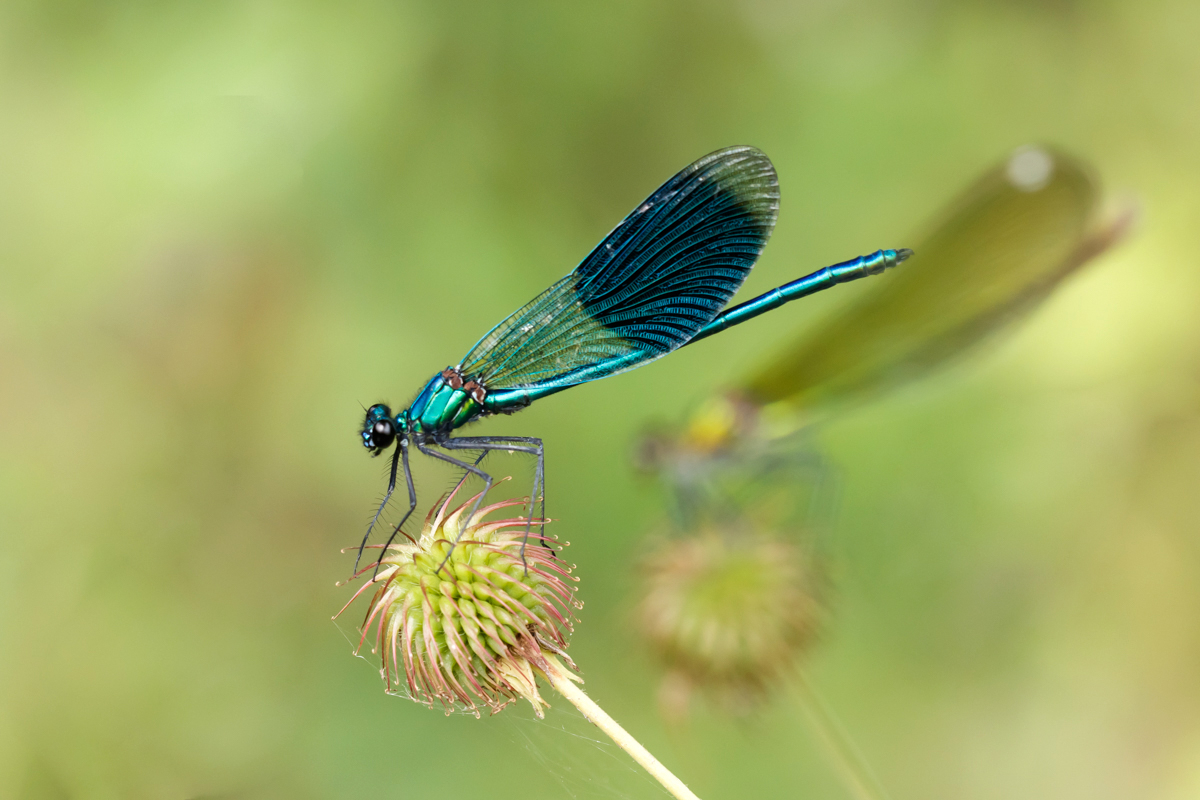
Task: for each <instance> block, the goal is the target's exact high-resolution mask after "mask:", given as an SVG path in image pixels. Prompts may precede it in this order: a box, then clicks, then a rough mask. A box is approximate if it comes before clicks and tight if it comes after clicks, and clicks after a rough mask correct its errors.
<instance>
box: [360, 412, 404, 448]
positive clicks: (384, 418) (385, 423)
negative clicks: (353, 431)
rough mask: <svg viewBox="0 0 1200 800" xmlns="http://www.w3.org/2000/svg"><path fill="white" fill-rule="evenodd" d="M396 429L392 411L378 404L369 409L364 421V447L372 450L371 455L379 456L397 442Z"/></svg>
mask: <svg viewBox="0 0 1200 800" xmlns="http://www.w3.org/2000/svg"><path fill="white" fill-rule="evenodd" d="M396 428H397V422H396V420H394V419H392V410H391V409H390V408H388V407H387V406H386V405H384V404H383V403H376V404H375V405H373V406H371V407H370V408H368V409H367V418H366V419H365V420H363V429H362V440H363V447H365V448H367V449H368V450H370V451H371V455H373V456H377V455H379V454H380V453H382V452H383V451H384V450H387V449H388V448H389V447H391V446H392V442H394V441H396V433H397V430H396Z"/></svg>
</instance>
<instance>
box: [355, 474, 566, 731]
mask: <svg viewBox="0 0 1200 800" xmlns="http://www.w3.org/2000/svg"><path fill="white" fill-rule="evenodd" d="M453 497H454V494H453V493H451V495H450V496H449V497H447V498H446V499H445V500H444V501H443V502H442V503H441V504H440V505H439V506H438V507H437V508H435V509H434V511H432V512H430V515H429V517H428V518H427V519H426V521H425V526H424V529H423V531H422V533H421V536H420V538H419V539H417V540H416V541H406V542H403V543H401V544H393V545H392V546H391V547H389V548H388V551H387V553H386V554H385V555H384V557H383V564H382V567H381V568H380V569H379V573H378V575H376V576H375V577H374V579H373V580H372V581H370V582H368V583H366V584H364V585H363V586H362V587H361V588H360V589H359V590H358V592H356V593H355V595H354V596H355V597H358V596H359V595H360V594H364V593H365V592H366V591H367V590H368V589H371V588H374V590H375V593H374V595H373V596H372V597H371V601H370V604H369V607H368V608H367V614H366V619H365V621H364V623H363V626H362V639H361V640H360V641H359V648H360V649H361V647H362V646H363V643H364V642H365V641H366V639H367V637H368V636H371V637H372V638H373V639H374V647H373V652H376V653H379V654H380V660H381V662H382V664H381V670H380V672H381V674H382V677H383V680H384V683H385V685H386V689H387V691H389V692H396V693H401V694H405V693H406V694H407V695H408V696H409V697H411V698H412V699H413V700H416V701H418V702H420V703H424V704H425V705H428V706H431V707H432V706H433V705H434V704H435V703H439V704H441V705H442V706H443V707H444V708H445V709H446V713H450V712H452V711H455V710H465V711H468V712H472V713H474V714H475V715H476V716H479V713H480V710H481V709H483V708H487V709H489V710H490V711H492V712H493V713H494V712H496V711H499V710H500V709H501V708H503V707H504V706H506V705H508V703H510V702H512V701H513V700H514V699H516V698H518V697H524V698H526V699H527V700H529V702H530V703H531V704H532V705H533V707H534V710H535V711H537V713H538V714H539V716H540V715H541V709H542V706H544V705H545V702H544V701H543V700H542V699H541V697H540V696H539V695H538V691H537V685H536V683H535V682H534V677H533V668H535V667H536V668H538V669H543V667H544V665H545V661H546V659H547V658H553V657H554V656H555V655H558V656H560V657H562V658H564V659H565V660H567V661H568V663H570V659H567V658H566V654H565V652H564V650H565V648H566V646H567V639H568V637H569V635H570V633H571V626H572V622H573V619H574V615H573V610H576V609H578V608H579V607H580V606H579V604H578V602H577V601H576V600H575V597H574V587H573V586H570V584H571V583H573V582H574V581H575V580H577V579H576V578H574V577H572V576H571V574H570V572H571V570H570V568H569V567H568V566H567V565H566V564H564V563H563V562H562V561H560V560H559V559H558V558H557V557H556V556H555V555H554V554H553V552H552V551H551V549H550V548H549V541H548V540H547V539H546V538H545V536H544V535H542V533H541V531H542V528H543V526H544V525H545V523H546V521H545V520H541V519H535V520H533V530H532V533H530V535H529V537H528V541H526V537H525V526H526V520H525V519H524V518H523V517H522V518H510V519H502V520H498V521H488V520H485V517H487V516H488V515H490V514H492V513H494V512H496V511H499V510H501V509H506V508H512V507H514V506H520V505H523V503H524V501H521V500H509V501H505V502H501V503H496V504H494V505H490V506H483V507H481V508H480V509H479V510H478V511H477V512H476V514H475V515H474V518H473V519H472V520H471V522H470V524H468V523H467V520H466V515H467V513H468V512H469V511H470V509H471V506H472V505H473V504H474V502H475V498H471V499H470V500H468V501H466V502H465V503H463V504H462V505H460V506H458V507H457V508H453V509H452V508H451V501H452V499H453ZM522 550H523V551H524V552H523V554H522ZM447 556H448V557H447ZM374 569H375V565H374V564H371V565H370V566H369V567H367V568H366V569H364V570H363V571H362V573H360V574H371V573H374ZM351 602H353V598H352V599H351ZM348 605H349V603H347V606H348ZM344 610H345V609H343V611H344ZM339 613H340V612H339ZM543 671H544V669H543ZM402 673H403V677H402Z"/></svg>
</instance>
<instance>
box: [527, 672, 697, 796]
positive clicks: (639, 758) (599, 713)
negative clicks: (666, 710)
mask: <svg viewBox="0 0 1200 800" xmlns="http://www.w3.org/2000/svg"><path fill="white" fill-rule="evenodd" d="M546 663H547V667H548V669H547V670H546V671H545V672H543V671H542V670H540V669H539V670H538V672H541V673H542V675H543V677H545V678H546V680H548V681H549V682H550V685H551V686H553V687H554V688H555V689H557V690H558V693H559V694H561V695H562V696H563V697H565V698H567V700H569V701H571V703H572V704H573V705H574V706H575V707H576V708H578V709H579V711H580V712H581V713H582V714H583V716H584V717H586V718H587V720H588V722H591V723H592V724H593V725H595V726H596V727H597V728H599V729H600V730H602V731H604V732H605V733H607V734H608V736H609V738H610V739H612V740H613V741H614V742H616V743H617V746H618V747H620V748H621V749H622V750H624V751H625V752H626V753H629V755H631V756H633V760H634V761H636V762H637V763H639V764H641V765H642V767H643V768H644V769H645V770H646V771H647V772H649V773H650V774H651V775H653V776H654V778H655V780H657V781H658V782H659V783H661V784H662V785H663V788H665V789H666V790H667V791H668V792H670V793H671V795H672V796H674V797H675V798H677V800H700V798H698V797H697V796H696V795H695V793H694V792H693V791H692V790H691V789H689V788H688V787H687V786H685V785H684V783H683V781H681V780H679V778H676V777H675V776H674V775H673V774H671V771H670V770H668V769H667V768H666V767H664V766H663V765H662V764H661V763H660V762H659V760H658V759H657V758H655V757H654V756H652V755H650V751H649V750H647V749H646V748H644V747H642V745H641V744H640V743H639V742H638V740H637V739H634V738H633V737H632V736H630V735H629V733H628V732H627V731H626V730H625V729H624V728H622V727H621V726H620V725H618V724H617V721H616V720H614V719H613V718H612V717H610V716H609V715H608V714H606V713H605V712H604V709H602V708H600V706H598V705H596V703H595V702H594V701H593V700H592V698H590V697H588V696H587V695H586V694H584V693H583V690H582V689H580V688H579V687H578V686H576V685H575V676H573V675H572V674H571V673H569V672H567V670H566V669H565V668H564V667H563V666H562V664H560V663H559V662H558V660H557V659H555V658H554V657H552V656H550V657H547V658H546Z"/></svg>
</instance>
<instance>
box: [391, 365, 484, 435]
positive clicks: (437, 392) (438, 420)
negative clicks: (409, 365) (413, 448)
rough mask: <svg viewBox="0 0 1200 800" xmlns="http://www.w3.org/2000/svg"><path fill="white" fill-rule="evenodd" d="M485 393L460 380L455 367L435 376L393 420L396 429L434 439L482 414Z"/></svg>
mask: <svg viewBox="0 0 1200 800" xmlns="http://www.w3.org/2000/svg"><path fill="white" fill-rule="evenodd" d="M486 396H487V392H486V390H485V389H484V388H483V387H482V386H481V385H480V384H479V383H477V382H476V381H474V380H471V379H470V378H466V379H464V378H463V375H462V373H461V372H459V371H458V369H457V368H455V367H447V368H446V369H445V370H444V371H442V372H441V373H440V374H438V375H435V376H434V377H433V378H432V379H431V380H430V381H429V383H427V384H425V388H424V389H422V390H421V394H419V395H418V396H417V399H416V400H414V401H413V404H412V405H411V406H409V407H408V410H407V411H405V412H402V413H401V414H400V416H399V417H397V419H396V422H397V427H398V428H400V430H403V431H407V432H409V433H412V434H415V435H418V436H419V435H421V434H425V435H437V434H442V433H449V432H450V431H452V430H454V429H456V428H460V427H462V426H463V425H466V424H467V423H468V422H472V421H473V420H476V419H478V418H479V417H480V416H482V415H483V414H484V413H485V412H484V408H483V402H484V399H485V398H486Z"/></svg>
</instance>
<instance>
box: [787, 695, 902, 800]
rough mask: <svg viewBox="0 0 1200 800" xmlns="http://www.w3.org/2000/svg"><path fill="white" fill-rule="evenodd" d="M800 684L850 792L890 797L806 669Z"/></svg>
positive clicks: (858, 798) (808, 713)
mask: <svg viewBox="0 0 1200 800" xmlns="http://www.w3.org/2000/svg"><path fill="white" fill-rule="evenodd" d="M797 683H798V684H799V686H800V705H801V706H803V708H804V715H805V717H807V718H808V721H809V724H811V725H812V728H813V730H814V732H815V733H816V735H817V738H818V739H819V740H820V741H821V744H822V745H824V748H825V751H826V754H827V755H828V756H829V758H830V760H831V761H832V762H833V765H834V767H835V769H836V770H837V772H838V774H839V775H840V776H841V778H842V781H843V782H844V783H845V784H846V788H847V789H848V790H849V791H850V794H852V795H854V797H855V800H888V794H887V792H886V791H885V790H884V788H883V785H882V784H881V783H880V782H879V779H878V778H877V777H875V773H874V772H873V771H872V770H871V767H870V766H869V765H868V764H867V759H866V758H865V757H864V756H863V754H862V752H861V751H860V750H859V749H858V748H857V747H855V746H854V742H853V741H852V740H851V739H850V734H848V733H846V730H845V729H844V728H843V727H842V726H841V725H839V724H838V721H837V718H836V717H834V715H833V712H832V711H830V710H829V708H828V707H827V706H826V705H825V703H823V702H822V701H821V697H820V695H818V694H817V691H816V689H814V688H813V685H812V684H811V683H809V681H808V678H807V676H805V674H804V673H803V672H802V671H798V672H797Z"/></svg>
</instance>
